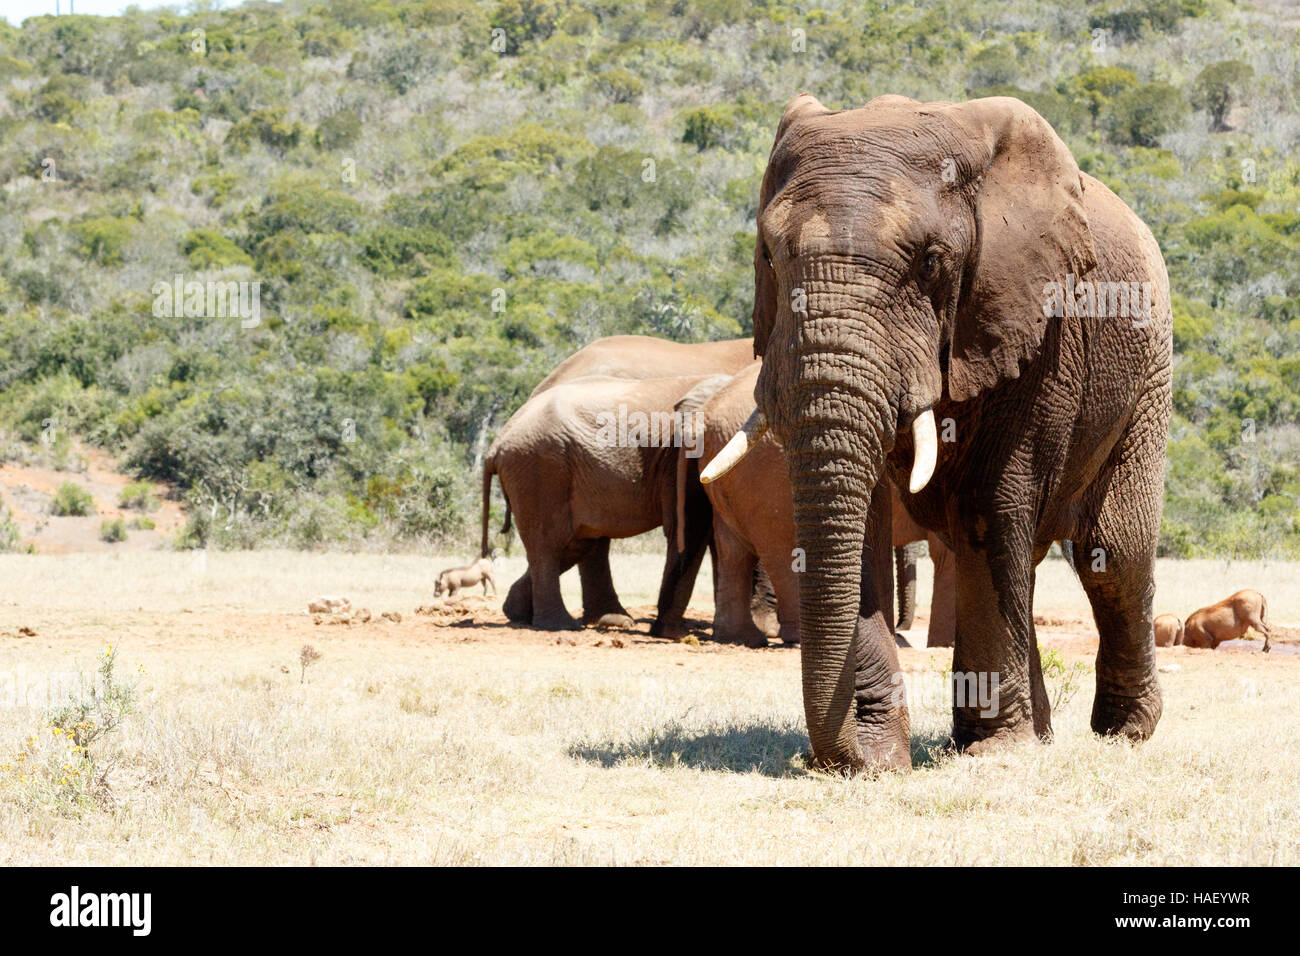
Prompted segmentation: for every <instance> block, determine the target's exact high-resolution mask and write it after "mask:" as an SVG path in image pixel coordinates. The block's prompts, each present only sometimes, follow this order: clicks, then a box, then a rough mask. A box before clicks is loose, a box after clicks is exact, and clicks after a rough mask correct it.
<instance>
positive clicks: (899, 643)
mask: <svg viewBox="0 0 1300 956" xmlns="http://www.w3.org/2000/svg"><path fill="white" fill-rule="evenodd" d="M894 646H895V647H911V646H912V645H911V644H909V643H907V638H905V637H904V636H903V635H902V634H901V633H899V632H898V631H895V632H894Z"/></svg>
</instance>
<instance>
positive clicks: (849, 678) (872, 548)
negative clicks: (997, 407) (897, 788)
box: [778, 384, 911, 772]
mask: <svg viewBox="0 0 1300 956" xmlns="http://www.w3.org/2000/svg"><path fill="white" fill-rule="evenodd" d="M800 391H803V392H804V395H803V398H804V403H803V404H802V406H801V405H800V403H799V402H795V403H793V404H794V410H793V412H792V413H786V414H787V415H788V418H787V425H786V427H785V428H784V429H783V431H784V432H785V433H786V437H787V441H786V448H787V455H788V463H789V468H790V482H791V490H792V495H793V499H794V517H795V529H796V543H797V544H798V546H799V548H800V549H801V552H802V556H803V559H804V561H805V567H804V571H803V573H802V574H800V575H799V626H800V638H801V662H802V670H803V694H804V713H805V716H806V718H807V721H808V732H809V736H810V738H811V740H812V750H813V757H814V762H815V764H816V765H817V766H819V767H824V768H827V769H835V770H848V771H851V772H852V771H857V770H862V769H867V768H886V767H887V768H895V769H901V768H906V767H908V766H910V765H911V756H910V737H909V727H908V718H907V709H906V705H905V703H904V701H903V695H902V688H901V685H900V683H899V680H900V677H899V675H898V659H897V652H896V650H895V645H894V640H893V627H892V610H893V609H892V600H891V597H890V592H891V591H892V586H891V574H890V571H891V566H890V537H889V535H890V528H889V517H888V508H889V504H888V501H889V495H888V494H887V490H888V489H887V487H884V488H882V489H881V493H880V494H879V495H877V494H876V486H877V481H878V480H879V479H880V476H881V471H882V469H883V465H884V449H885V447H886V443H890V444H892V438H893V435H892V430H893V415H892V409H890V408H889V406H888V404H887V403H885V402H884V401H883V395H880V396H877V397H876V400H874V401H862V400H861V396H850V395H846V394H845V392H844V391H843V390H842V388H841V387H840V386H832V387H830V388H827V387H826V386H824V385H820V384H819V385H814V386H812V387H810V388H806V389H802V390H800ZM778 414H780V413H778ZM864 426H865V427H864ZM882 504H883V508H884V510H883V517H882V516H881V512H880V510H879V506H880V505H882ZM880 572H883V574H882V573H880Z"/></svg>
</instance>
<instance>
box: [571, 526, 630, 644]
mask: <svg viewBox="0 0 1300 956" xmlns="http://www.w3.org/2000/svg"><path fill="white" fill-rule="evenodd" d="M578 577H579V578H581V580H582V621H583V623H584V624H595V623H596V622H597V621H600V620H601V618H607V619H606V621H605V622H604V623H606V624H611V625H613V624H617V625H618V626H621V627H631V626H632V623H633V621H632V618H631V616H630V615H629V614H628V613H627V609H626V608H624V607H623V604H622V602H621V601H619V599H618V594H617V593H616V592H615V591H614V578H613V575H612V574H611V573H610V570H609V538H597V539H596V540H595V541H593V542H592V543H591V545H590V546H589V547H588V548H587V550H586V553H585V554H583V556H582V557H581V558H580V559H579V560H578ZM618 618H622V620H617V619H618Z"/></svg>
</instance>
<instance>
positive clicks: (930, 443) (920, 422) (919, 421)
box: [907, 408, 939, 494]
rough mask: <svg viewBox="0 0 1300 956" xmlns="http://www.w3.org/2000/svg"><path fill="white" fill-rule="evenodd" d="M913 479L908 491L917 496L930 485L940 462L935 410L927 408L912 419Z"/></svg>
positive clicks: (908, 484) (909, 483) (909, 482)
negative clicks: (913, 447)
mask: <svg viewBox="0 0 1300 956" xmlns="http://www.w3.org/2000/svg"><path fill="white" fill-rule="evenodd" d="M912 442H913V444H914V445H915V449H914V451H913V454H912V477H911V480H910V481H908V483H907V490H908V491H909V492H911V493H912V494H916V493H917V492H919V491H920V490H921V489H922V488H924V487H925V486H926V485H928V484H929V483H930V479H931V477H933V476H934V466H935V463H936V462H937V461H938V460H939V436H938V433H937V432H936V431H935V428H934V409H933V408H927V409H926V410H925V411H923V412H922V413H921V414H920V415H917V416H916V417H915V418H914V419H912Z"/></svg>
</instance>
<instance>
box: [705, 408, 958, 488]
mask: <svg viewBox="0 0 1300 956" xmlns="http://www.w3.org/2000/svg"><path fill="white" fill-rule="evenodd" d="M767 430H768V423H767V416H765V415H764V414H763V413H762V412H761V411H759V410H758V409H757V408H755V409H754V410H753V411H752V412H750V414H749V418H747V419H745V424H744V425H742V426H741V427H740V431H738V432H736V434H734V435H732V436H731V440H730V441H728V442H727V444H726V445H724V446H723V448H722V450H721V451H720V452H718V454H717V455H716V456H715V457H714V459H713V460H712V461H711V462H709V464H708V466H707V467H705V469H704V470H703V471H702V472H700V481H701V483H703V484H706V485H707V484H709V483H711V482H714V481H717V480H718V479H719V478H721V477H722V476H723V475H725V474H726V473H727V472H729V471H730V470H731V469H732V468H734V467H736V465H737V464H739V463H740V460H741V459H742V458H744V457H745V456H746V455H747V454H749V450H750V449H751V448H753V447H754V445H756V444H758V442H759V440H760V439H762V437H763V436H764V435H765V434H767ZM912 442H913V446H914V448H915V452H914V454H913V456H912V472H911V476H910V478H909V480H908V483H907V490H908V491H909V492H910V493H911V494H917V493H918V492H920V491H921V490H922V489H924V488H925V486H926V485H928V484H929V483H930V479H931V478H932V477H933V476H934V469H935V465H936V464H937V463H938V460H939V435H938V431H937V430H936V428H935V423H934V409H933V408H926V409H925V410H924V411H922V412H921V413H920V414H919V415H917V416H916V417H915V418H913V419H912Z"/></svg>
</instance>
